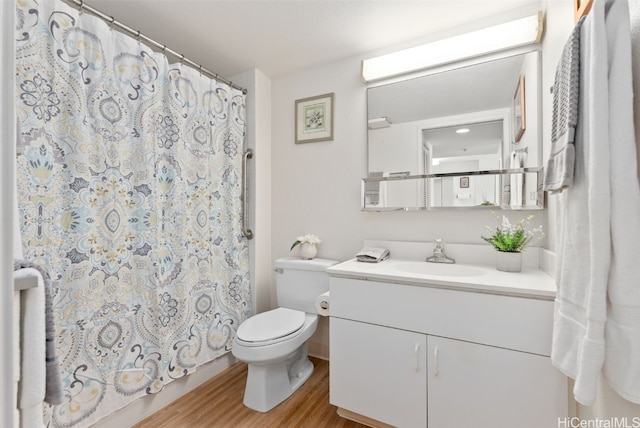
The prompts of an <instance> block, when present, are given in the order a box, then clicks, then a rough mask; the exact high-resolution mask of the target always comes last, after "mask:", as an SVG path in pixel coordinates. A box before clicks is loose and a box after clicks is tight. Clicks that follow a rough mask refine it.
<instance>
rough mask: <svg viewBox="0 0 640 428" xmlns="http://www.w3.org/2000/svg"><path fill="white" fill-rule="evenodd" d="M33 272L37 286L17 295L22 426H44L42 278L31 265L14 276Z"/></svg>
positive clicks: (17, 271) (43, 301) (44, 376)
mask: <svg viewBox="0 0 640 428" xmlns="http://www.w3.org/2000/svg"><path fill="white" fill-rule="evenodd" d="M32 276H35V277H37V278H38V286H37V287H35V288H29V289H27V290H24V291H22V296H21V297H22V298H21V326H20V327H21V328H20V330H21V334H20V342H21V346H20V347H21V356H20V360H21V361H20V365H21V374H20V382H19V385H18V407H19V408H20V423H21V426H22V427H29V428H31V427H41V426H44V421H43V419H42V403H43V402H44V396H45V389H46V386H45V381H46V352H45V298H44V280H43V278H42V275H40V272H38V271H37V270H36V269H33V268H26V269H19V270H16V271H15V272H14V278H24V277H32Z"/></svg>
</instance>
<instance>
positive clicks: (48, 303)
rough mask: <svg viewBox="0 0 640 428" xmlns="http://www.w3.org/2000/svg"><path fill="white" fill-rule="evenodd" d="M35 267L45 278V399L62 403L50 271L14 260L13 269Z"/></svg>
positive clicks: (26, 262)
mask: <svg viewBox="0 0 640 428" xmlns="http://www.w3.org/2000/svg"><path fill="white" fill-rule="evenodd" d="M26 268H33V269H36V270H37V271H38V272H40V274H41V275H42V279H43V280H44V302H45V340H46V343H45V353H46V354H45V355H46V367H47V370H46V373H47V379H46V383H45V385H46V391H45V396H44V401H46V402H47V403H49V404H62V402H63V401H64V391H63V390H62V380H61V379H60V365H59V362H58V357H57V355H56V346H55V324H54V319H53V302H52V296H51V278H50V277H49V273H48V272H47V271H46V270H45V269H43V268H42V266H40V265H37V264H35V263H33V262H30V261H27V260H16V259H14V261H13V270H18V269H26Z"/></svg>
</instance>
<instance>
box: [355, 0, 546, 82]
mask: <svg viewBox="0 0 640 428" xmlns="http://www.w3.org/2000/svg"><path fill="white" fill-rule="evenodd" d="M542 30H543V14H542V12H538V13H537V14H536V15H532V16H528V17H526V18H521V19H517V20H515V21H511V22H506V23H504V24H499V25H495V26H493V27H487V28H483V29H481V30H477V31H472V32H470V33H466V34H461V35H459V36H455V37H450V38H448V39H443V40H438V41H435V42H432V43H428V44H426V45H422V46H417V47H414V48H409V49H405V50H401V51H398V52H394V53H390V54H387V55H382V56H378V57H375V58H370V59H365V60H362V78H363V79H364V81H365V82H371V81H373V80H379V79H384V78H386V77H391V76H397V75H399V74H404V73H410V72H412V71H418V70H423V69H425V68H429V67H434V66H436V65H442V64H447V63H450V62H454V61H459V60H463V59H467V58H472V57H476V56H480V55H485V54H489V53H492V52H498V51H501V50H504V49H509V48H515V47H519V46H525V45H528V44H532V43H539V42H540V41H541V40H542Z"/></svg>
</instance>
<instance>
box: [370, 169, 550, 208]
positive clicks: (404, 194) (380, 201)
mask: <svg viewBox="0 0 640 428" xmlns="http://www.w3.org/2000/svg"><path fill="white" fill-rule="evenodd" d="M541 171H542V168H525V169H517V170H516V169H511V170H491V171H477V172H470V173H445V174H434V175H418V176H409V175H389V176H386V177H383V176H381V175H380V176H377V177H370V178H365V179H363V180H362V199H361V208H362V209H363V210H365V211H397V210H403V211H412V210H424V209H428V210H432V209H440V208H491V207H493V208H496V207H497V206H499V207H500V208H501V209H527V210H537V209H542V208H544V192H543V191H542V174H541ZM501 183H510V184H511V185H513V188H514V189H516V190H515V192H511V191H509V190H508V189H509V187H506V188H505V187H502V186H501ZM527 188H532V189H538V190H537V191H533V192H532V193H531V194H529V195H525V193H524V192H525V189H527ZM505 189H507V190H506V191H505ZM510 193H513V194H512V195H511V194H510ZM513 200H517V201H518V202H509V201H513ZM505 201H507V202H505Z"/></svg>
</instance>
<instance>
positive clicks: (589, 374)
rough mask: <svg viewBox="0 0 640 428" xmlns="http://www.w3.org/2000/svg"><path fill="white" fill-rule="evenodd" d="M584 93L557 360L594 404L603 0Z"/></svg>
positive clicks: (602, 199) (562, 244) (599, 340)
mask: <svg viewBox="0 0 640 428" xmlns="http://www.w3.org/2000/svg"><path fill="white" fill-rule="evenodd" d="M580 31H581V33H580V94H579V97H578V98H579V101H578V121H577V127H576V136H575V146H576V162H575V170H574V180H573V185H572V187H571V188H570V189H568V190H567V191H563V192H562V193H560V194H559V195H558V214H559V222H558V223H559V227H558V242H557V254H558V258H557V262H556V282H557V286H558V291H557V294H556V300H555V314H554V328H553V343H552V349H551V359H552V362H553V364H554V365H555V366H556V367H558V368H559V369H560V370H561V371H562V372H564V373H565V374H566V375H567V376H570V377H572V378H574V379H575V384H574V390H573V392H574V396H575V398H576V400H577V401H578V402H579V403H581V404H584V405H591V404H593V402H594V400H595V397H596V393H597V384H598V378H599V376H600V373H601V371H602V367H603V363H604V355H605V345H604V328H605V322H606V299H607V282H608V275H609V266H610V262H611V237H610V233H609V227H610V212H609V206H610V196H611V191H610V178H609V177H610V173H609V169H610V167H609V141H608V140H609V98H608V79H607V75H608V69H607V68H608V67H607V40H606V31H605V26H604V0H595V1H594V3H593V6H592V9H591V12H590V14H589V15H588V16H587V19H585V21H584V22H583V24H582V27H581V29H580Z"/></svg>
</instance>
